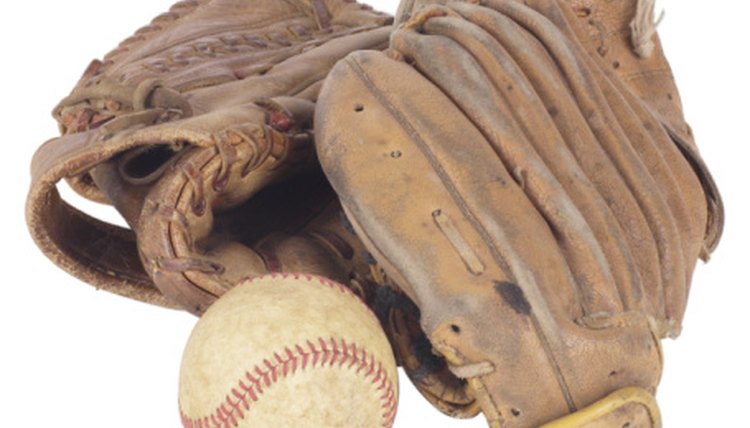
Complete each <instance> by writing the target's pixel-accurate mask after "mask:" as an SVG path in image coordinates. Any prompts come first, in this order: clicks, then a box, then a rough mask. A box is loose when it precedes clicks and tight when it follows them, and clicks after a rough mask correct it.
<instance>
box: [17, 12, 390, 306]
mask: <svg viewBox="0 0 750 428" xmlns="http://www.w3.org/2000/svg"><path fill="white" fill-rule="evenodd" d="M391 21H392V18H391V17H389V16H387V15H385V14H382V13H379V12H375V11H373V10H372V9H371V8H369V7H367V6H365V5H362V4H359V3H356V2H353V1H347V0H281V1H279V0H245V1H239V0H188V1H182V2H180V3H177V4H175V5H174V6H173V7H172V8H171V9H170V11H169V12H167V13H165V14H163V15H160V16H159V17H157V18H156V19H154V20H153V21H152V22H151V24H149V25H148V26H146V27H143V28H141V29H140V30H138V31H137V32H136V33H135V35H134V36H133V37H131V38H129V39H127V40H125V41H124V42H122V43H121V44H120V46H119V47H118V48H117V49H115V50H114V51H112V52H111V53H109V54H108V55H107V56H106V57H105V58H104V60H102V61H98V60H97V61H94V62H93V63H92V64H91V65H90V66H89V67H88V69H87V70H86V72H85V74H84V75H83V77H82V78H81V80H80V82H79V83H78V85H77V86H76V87H75V89H74V90H73V92H72V93H71V95H70V96H68V97H67V98H65V99H64V100H63V101H62V102H61V103H60V105H59V106H58V107H57V108H55V110H54V116H55V118H56V119H57V120H58V121H59V123H60V128H61V130H62V133H63V134H64V135H63V136H62V137H59V138H55V139H53V140H50V141H49V142H47V143H45V144H44V145H43V146H42V147H41V148H40V149H39V151H38V152H37V154H36V155H35V157H34V160H33V165H32V175H33V182H32V186H31V191H30V194H29V198H28V204H27V220H28V224H29V227H30V230H31V233H32V235H33V237H34V239H35V240H36V242H37V244H38V245H39V246H40V247H41V249H42V250H43V251H44V252H45V253H46V254H47V255H48V256H49V257H50V258H51V259H52V260H53V261H54V262H56V263H57V264H59V265H60V266H61V267H62V268H63V269H65V270H67V271H68V272H70V273H71V274H73V275H75V276H77V277H79V278H80V279H82V280H84V281H86V282H89V283H91V284H93V285H95V286H97V287H98V288H102V289H106V290H109V291H112V292H115V293H118V294H121V295H124V296H127V297H132V298H135V299H139V300H143V301H147V302H151V303H156V304H160V305H164V306H170V307H182V308H185V309H187V310H189V311H191V312H193V313H196V314H200V313H202V312H203V311H204V310H205V309H206V307H207V306H208V305H210V304H211V303H212V302H213V301H214V300H215V299H216V298H217V297H219V296H221V295H222V294H223V293H224V292H225V291H226V290H228V289H229V288H230V287H232V286H233V285H234V284H235V283H236V282H237V281H238V280H239V279H241V278H244V277H247V276H250V275H258V274H263V273H266V272H277V271H302V272H309V273H317V274H320V275H324V276H327V277H330V278H332V279H335V280H338V281H342V282H345V283H352V284H353V285H357V284H360V285H361V284H363V283H366V282H367V281H366V279H365V278H364V277H365V276H367V275H369V274H370V271H371V269H370V265H369V264H368V263H367V261H368V259H366V258H364V257H363V256H362V250H361V244H360V243H359V241H358V240H357V239H356V237H355V236H354V235H352V234H351V233H349V232H348V231H347V230H346V227H345V223H344V222H343V221H342V218H341V215H340V208H339V207H338V200H337V198H336V195H335V194H334V193H333V191H332V190H331V189H330V187H329V186H328V184H327V182H326V180H325V178H324V176H323V174H322V172H321V171H320V168H319V165H318V162H317V160H316V155H315V150H314V145H313V135H312V120H313V112H314V108H315V104H314V103H315V101H316V98H317V94H318V91H319V89H320V85H321V82H322V80H323V79H324V78H325V76H326V75H327V73H328V71H329V70H330V68H331V67H332V66H333V65H334V64H335V63H336V61H338V60H339V59H341V58H343V57H344V56H345V55H346V54H348V53H350V52H352V51H355V50H358V49H383V48H385V47H386V46H387V40H388V36H389V33H390V31H391V28H390V27H388V24H390V23H391ZM61 179H67V180H68V181H69V182H70V184H71V185H72V187H73V188H74V189H76V190H77V191H78V192H79V193H80V194H82V195H84V196H85V197H87V198H89V199H93V200H97V201H100V202H106V203H111V204H113V205H114V206H115V207H116V208H117V209H118V210H119V211H120V212H121V213H122V215H123V216H124V217H125V219H126V220H127V221H128V223H129V225H130V226H131V228H132V230H126V229H122V228H118V227H115V226H112V225H109V224H106V223H103V222H101V221H98V220H96V219H94V218H91V217H89V216H87V215H86V214H83V213H81V212H79V211H78V210H76V209H75V208H73V207H72V206H70V205H68V204H67V203H66V202H65V201H63V200H62V199H61V198H60V195H59V193H58V191H57V189H56V183H57V182H58V181H59V180H61ZM355 283H356V284H355ZM362 288H364V286H362Z"/></svg>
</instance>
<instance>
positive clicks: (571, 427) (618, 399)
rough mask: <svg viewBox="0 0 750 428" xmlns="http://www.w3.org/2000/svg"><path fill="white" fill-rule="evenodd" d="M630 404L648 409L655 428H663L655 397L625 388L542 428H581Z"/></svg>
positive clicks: (640, 390) (632, 388) (636, 389)
mask: <svg viewBox="0 0 750 428" xmlns="http://www.w3.org/2000/svg"><path fill="white" fill-rule="evenodd" d="M628 404H638V405H641V406H643V407H645V408H646V410H647V411H648V413H649V417H650V418H651V426H652V427H653V428H661V413H659V406H658V405H657V404H656V399H655V398H654V396H653V395H651V394H650V393H648V392H647V391H646V390H644V389H642V388H635V387H630V388H623V389H620V390H618V391H615V392H613V393H612V394H610V395H608V396H607V397H606V398H604V399H602V400H599V401H597V402H596V403H594V404H592V405H590V406H589V407H586V408H585V409H582V410H579V411H577V412H576V413H572V414H570V415H568V416H565V417H564V418H560V419H558V420H556V421H553V422H549V423H547V424H544V425H542V426H541V427H540V428H579V427H583V426H585V425H587V424H590V423H593V422H596V421H597V420H599V419H601V418H603V417H605V416H607V415H609V414H611V413H613V412H615V411H617V410H618V409H621V408H623V407H625V406H627V405H628Z"/></svg>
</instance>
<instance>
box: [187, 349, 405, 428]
mask: <svg viewBox="0 0 750 428" xmlns="http://www.w3.org/2000/svg"><path fill="white" fill-rule="evenodd" d="M318 343H319V345H320V348H317V347H315V345H314V344H313V343H312V342H310V341H307V343H306V345H307V348H305V347H304V346H301V345H299V344H297V345H294V346H292V347H286V348H284V350H283V351H282V352H276V353H274V356H273V358H271V359H264V360H263V362H262V363H261V364H258V365H256V366H255V367H253V368H251V369H249V370H248V371H247V372H245V374H244V376H243V377H242V378H240V379H239V380H238V381H237V386H236V387H234V388H232V389H231V390H230V392H229V393H228V394H227V395H226V398H225V399H224V402H223V403H221V404H220V405H218V406H217V407H216V410H214V412H213V413H212V414H211V415H208V416H204V417H200V418H197V419H191V418H189V417H188V416H187V415H186V414H185V413H184V412H183V410H182V405H180V418H181V419H182V426H183V427H185V428H230V427H235V426H237V424H238V423H239V421H241V420H243V419H245V415H246V412H248V411H249V410H250V409H251V408H252V405H253V403H255V402H257V401H258V400H260V396H261V395H263V393H264V392H265V389H266V388H269V387H271V386H273V384H274V383H277V382H279V381H280V380H282V379H284V378H286V377H289V376H290V375H293V374H294V373H295V372H296V371H297V368H298V367H300V368H301V369H302V370H305V368H306V367H307V366H308V365H310V368H311V369H314V368H323V367H325V366H329V367H330V366H333V365H334V364H336V363H337V362H338V366H339V367H342V368H343V367H344V365H345V364H346V363H347V362H349V364H348V365H347V366H346V368H347V369H351V368H352V367H354V366H357V370H356V373H357V374H359V373H360V372H362V371H363V370H367V371H366V372H365V373H364V375H363V376H364V377H365V378H367V379H369V378H371V379H370V383H371V384H372V385H373V386H374V387H375V388H376V391H378V392H380V391H383V393H382V394H380V396H379V398H380V401H381V406H380V408H381V411H382V413H381V419H382V425H381V426H382V428H389V427H391V425H393V420H394V418H395V417H396V407H397V403H396V390H395V388H394V386H393V382H392V381H391V380H390V379H389V378H388V373H387V372H386V371H385V369H384V367H383V365H382V363H381V362H379V361H376V359H375V355H374V354H372V353H367V352H366V351H365V349H364V348H362V347H360V348H358V347H357V345H356V344H354V343H347V342H346V341H345V340H344V339H341V342H340V343H339V342H337V341H336V340H335V339H334V338H330V339H328V340H324V339H323V338H319V339H318ZM360 350H361V353H360V355H358V352H359V351H360ZM310 356H312V362H311V361H310ZM274 360H275V361H276V363H274V362H273V361H274ZM290 365H291V366H292V369H291V370H289V369H288V367H289V366H290Z"/></svg>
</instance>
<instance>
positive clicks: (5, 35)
mask: <svg viewBox="0 0 750 428" xmlns="http://www.w3.org/2000/svg"><path fill="white" fill-rule="evenodd" d="M370 3H371V4H373V5H374V6H375V7H377V8H379V9H381V10H387V11H391V12H393V11H395V4H396V1H395V0H390V1H377V0H372V1H370ZM169 5H170V0H148V1H145V0H138V1H136V0H130V1H127V2H116V1H103V0H97V1H95V0H67V1H34V2H31V1H29V2H22V1H12V2H5V3H3V12H2V16H3V18H2V25H1V26H0V31H2V37H1V38H0V40H2V43H3V50H2V54H1V55H2V65H1V66H0V85H2V92H1V93H2V98H0V108H1V109H2V112H1V113H0V123H2V134H3V135H5V137H4V138H3V141H2V142H1V143H0V144H2V145H3V147H2V148H1V149H0V150H2V152H4V153H5V155H4V157H3V158H2V165H4V167H3V168H2V170H0V174H2V177H0V183H1V184H0V186H2V190H1V191H2V194H3V195H5V197H6V199H5V202H4V203H3V206H1V207H0V213H2V214H0V215H2V216H3V218H2V219H1V221H0V227H2V231H0V237H1V238H0V239H2V241H0V242H2V244H1V247H0V248H1V249H2V260H5V262H4V263H3V264H2V265H0V267H1V268H2V269H3V270H4V272H3V273H2V278H3V281H2V297H3V301H4V302H5V303H4V308H2V310H0V403H2V408H3V410H4V411H3V412H2V417H1V418H0V421H2V422H0V423H1V424H2V425H4V426H13V427H51V426H60V427H67V426H76V427H79V428H90V427H111V428H120V427H132V426H139V427H178V425H179V419H178V414H177V408H176V401H177V398H176V390H177V374H178V370H179V362H180V357H181V353H182V347H183V345H184V343H185V340H186V339H187V336H188V334H189V333H190V330H191V328H192V326H193V324H194V322H195V320H194V318H193V317H191V316H189V315H186V314H184V313H180V312H176V311H169V310H164V309H160V308H156V307H151V306H148V305H144V304H140V303H136V302H131V301H128V300H126V299H122V298H119V297H116V296H113V295H110V294H108V293H104V292H95V291H94V289H93V288H91V287H89V286H86V285H84V284H82V283H80V282H79V281H77V280H75V279H73V278H72V277H70V276H68V275H67V274H65V273H64V272H62V271H61V270H59V269H57V268H56V267H55V266H53V265H52V263H51V262H49V261H48V260H47V259H46V258H45V257H44V256H43V255H42V254H41V253H40V252H39V251H38V250H37V249H36V247H34V245H33V243H32V242H31V239H30V238H29V236H28V233H27V231H26V226H25V224H24V219H23V204H24V198H25V193H26V191H27V188H28V184H29V173H28V170H29V168H28V165H29V161H30V159H31V156H32V153H33V151H34V150H35V149H36V147H37V146H38V145H40V144H41V143H42V142H43V141H45V140H46V139H48V138H51V137H53V136H55V135H56V134H57V129H56V125H55V123H54V121H53V119H52V118H51V117H50V114H49V112H50V110H51V109H52V107H53V106H54V105H55V104H56V103H57V101H58V100H60V99H61V98H62V97H63V96H65V95H66V94H67V93H68V92H69V91H70V89H72V87H73V85H74V84H75V82H77V80H78V78H79V76H80V74H81V72H82V71H83V69H84V68H85V67H86V65H88V63H89V61H90V60H91V59H93V58H97V57H101V56H102V55H103V54H104V53H106V52H107V51H109V50H110V49H111V48H113V47H114V46H115V44H116V43H118V42H119V41H120V40H121V39H123V38H125V37H126V36H128V35H130V34H131V33H132V32H133V31H134V30H135V29H136V28H138V27H140V26H141V25H143V24H145V23H147V22H148V21H149V20H150V19H151V18H152V17H153V16H156V15H157V14H158V13H161V12H163V11H165V10H166V9H167V8H168V7H169ZM658 7H659V8H660V9H661V8H664V9H666V11H667V17H666V20H665V21H664V22H663V24H662V26H661V27H660V34H661V36H662V39H663V42H664V44H665V49H666V51H667V54H668V57H669V59H670V61H671V63H672V66H673V69H674V72H675V75H676V79H677V82H678V85H679V87H680V89H681V92H682V97H683V102H684V104H685V112H686V116H687V118H688V121H689V122H691V124H692V125H693V127H694V130H695V134H696V137H697V140H698V143H699V145H700V146H701V149H702V152H703V155H704V157H705V159H706V161H707V163H708V164H709V166H710V167H711V168H712V170H713V172H714V174H715V178H716V180H717V181H718V183H719V186H720V188H721V190H722V192H723V195H724V198H725V201H726V206H727V227H726V232H725V235H724V240H723V242H722V245H721V246H720V248H719V251H718V252H716V253H715V255H714V259H713V261H712V262H711V263H710V264H708V265H701V266H699V267H698V269H697V272H696V275H695V277H694V284H693V290H692V295H691V300H690V303H689V306H688V312H687V317H686V319H685V323H684V327H685V328H684V333H683V335H682V336H681V337H680V339H678V340H677V341H674V342H672V341H668V342H667V343H665V353H666V368H665V372H664V377H663V379H662V384H661V387H660V390H659V393H658V399H659V401H660V404H661V408H662V411H663V416H664V420H665V426H666V427H708V426H711V427H724V426H732V427H735V426H744V427H750V421H747V420H746V419H745V420H743V417H745V418H746V417H747V410H746V408H747V406H748V405H750V403H748V399H750V394H748V393H747V389H748V385H749V384H750V371H749V370H748V362H750V351H748V347H747V344H746V341H747V339H748V326H749V322H750V321H749V320H750V317H749V316H748V312H750V309H749V308H748V300H750V291H749V290H750V287H749V286H750V284H749V283H748V282H749V281H748V269H749V268H750V260H749V259H748V255H749V252H748V245H749V244H750V242H749V241H750V239H749V238H750V233H749V231H748V223H749V222H750V205H749V204H748V196H749V192H748V190H747V185H748V184H750V165H749V164H748V157H749V155H750V149H748V144H749V143H750V141H748V132H747V129H748V125H750V117H749V113H750V109H749V108H748V102H750V88H749V87H748V86H749V85H748V76H749V75H750V70H748V53H749V52H750V50H749V49H748V46H747V45H748V42H750V30H749V27H750V24H748V16H750V6H748V3H747V2H743V1H736V0H734V1H729V0H713V1H711V2H708V1H698V0H692V1H678V0H662V1H661V2H660V3H659V6H658ZM402 381H403V382H402V384H401V390H402V393H401V401H400V407H399V415H398V418H397V419H396V427H397V428H407V427H456V428H459V427H484V426H486V424H485V422H484V421H483V420H482V419H481V418H477V419H474V420H470V421H458V420H452V419H449V418H447V417H443V416H441V415H440V414H439V413H438V412H437V411H435V410H433V409H432V408H431V406H430V405H429V404H427V403H426V402H425V401H424V400H422V399H421V397H419V396H417V395H416V394H415V393H414V389H413V388H412V387H411V385H410V384H408V383H407V382H406V381H405V379H402Z"/></svg>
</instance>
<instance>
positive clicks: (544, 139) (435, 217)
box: [316, 0, 723, 427]
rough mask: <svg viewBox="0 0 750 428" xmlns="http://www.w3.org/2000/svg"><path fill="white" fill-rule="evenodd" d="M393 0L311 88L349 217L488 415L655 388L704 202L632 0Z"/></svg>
mask: <svg viewBox="0 0 750 428" xmlns="http://www.w3.org/2000/svg"><path fill="white" fill-rule="evenodd" d="M410 3H412V5H413V6H415V7H418V8H417V9H414V10H409V8H408V7H402V9H401V11H400V13H402V16H404V17H408V20H406V21H405V22H404V24H403V25H402V26H401V27H400V28H399V29H398V30H396V31H395V32H394V33H393V35H392V36H391V49H390V50H389V51H388V52H387V53H379V52H358V53H354V54H352V55H350V56H348V57H347V58H346V59H345V60H344V61H342V62H341V63H339V64H338V65H337V66H336V67H335V68H334V69H333V70H332V72H331V74H330V75H329V77H328V79H327V80H326V83H325V84H324V87H323V90H322V92H321V96H320V99H319V102H318V109H317V111H316V141H317V144H318V146H317V147H318V154H319V158H320V161H321V164H322V165H323V168H324V170H325V172H326V174H327V176H328V178H329V180H330V181H331V183H332V185H333V187H334V189H335V190H336V192H337V193H338V195H339V197H340V198H341V202H342V205H343V206H344V209H345V210H346V212H347V213H348V216H349V218H350V220H351V222H352V224H353V225H354V228H355V230H356V231H357V233H358V236H359V237H360V238H361V239H362V240H363V242H364V243H365V245H366V247H367V248H368V249H369V250H370V252H371V253H372V254H373V256H374V257H375V259H376V260H377V262H378V264H379V265H380V266H381V267H382V268H383V269H384V271H385V272H386V273H387V275H388V276H390V278H391V279H392V280H393V281H394V282H395V283H396V284H398V285H399V286H400V287H401V289H402V290H403V291H404V292H405V293H406V294H407V295H408V296H409V297H410V298H411V299H412V300H413V301H414V302H415V303H416V305H417V306H418V307H419V310H420V311H421V319H420V324H421V327H422V330H423V331H424V332H425V333H426V335H427V337H428V338H429V340H430V342H431V344H432V347H433V349H434V350H435V351H436V352H437V353H439V354H440V355H442V357H443V358H444V359H445V360H446V361H447V363H448V364H449V365H450V368H451V370H452V372H453V373H454V374H455V375H456V376H457V377H459V378H461V379H463V380H464V384H465V388H466V392H467V394H468V395H469V396H470V397H472V398H473V400H475V402H476V404H477V405H478V406H479V407H481V410H482V411H483V412H484V414H485V416H486V417H487V420H488V422H489V424H490V425H491V426H492V427H531V426H538V425H539V424H541V423H544V422H548V421H552V420H555V419H556V418H559V417H562V416H565V415H567V414H569V413H572V412H575V411H576V410H577V409H580V408H583V407H585V406H588V405H589V404H591V403H593V402H595V401H597V400H599V399H600V398H602V397H604V396H606V395H608V394H609V393H610V392H612V391H615V390H618V389H621V388H625V387H640V388H643V389H645V390H647V391H650V392H651V393H653V392H654V390H655V388H656V386H657V384H658V382H659V378H660V375H661V370H662V355H661V348H660V339H661V338H663V337H665V336H676V335H678V334H679V332H680V329H681V321H682V318H683V314H684V310H685V305H686V303H687V296H688V292H689V286H690V278H691V276H692V272H693V270H694V267H695V265H696V262H697V260H698V258H699V257H700V256H706V257H707V255H708V253H710V251H711V250H712V249H713V248H715V246H716V244H717V242H718V238H719V236H720V233H721V224H722V217H723V211H722V208H721V200H720V197H719V194H718V192H717V190H716V188H715V186H714V185H713V181H712V180H711V178H710V174H709V172H708V170H707V169H706V168H705V166H704V165H703V163H702V161H701V160H700V156H699V155H698V152H697V149H696V148H695V145H694V143H693V142H692V139H691V137H690V134H689V132H688V129H689V128H687V126H686V125H685V123H684V119H683V118H682V111H681V107H680V105H679V100H678V96H677V92H676V89H675V88H674V83H673V81H672V79H671V74H670V73H669V70H668V66H667V63H666V60H665V59H664V58H663V54H662V52H661V50H660V49H656V50H655V51H654V52H652V55H653V57H652V58H651V59H643V58H641V57H640V56H638V55H635V54H634V53H632V51H633V47H632V45H631V42H630V38H629V37H627V33H628V31H629V30H628V27H627V25H628V24H629V23H630V21H631V20H632V19H633V14H634V10H635V7H636V2H635V1H629V0H628V1H623V2H619V3H621V4H618V5H617V6H616V7H613V9H612V11H611V14H608V13H609V12H606V11H605V9H606V8H608V7H609V5H610V3H611V2H604V1H601V2H593V3H595V5H596V6H597V7H594V4H593V3H592V15H591V16H589V17H588V18H589V20H586V19H582V18H581V14H582V13H581V11H580V10H579V9H576V8H580V5H576V4H573V3H574V2H569V1H564V0H530V1H525V2H519V1H514V0H483V1H479V2H477V1H467V2H462V1H442V2H419V1H416V2H410ZM424 3H443V5H429V4H428V5H426V6H422V5H423V4H424ZM476 3H479V4H476ZM605 4H606V5H605ZM598 19H601V21H597V20H598ZM591 20H594V22H595V24H591ZM589 25H595V26H600V27H601V29H602V34H603V35H604V36H606V37H605V38H604V39H603V43H604V46H605V47H607V49H605V50H602V51H601V52H599V51H598V50H597V49H598V48H599V47H600V46H597V45H596V44H595V43H594V41H593V40H594V39H592V38H590V37H589V36H590V34H591V33H590V31H591V30H590V28H589ZM601 41H602V40H597V43H598V42H601ZM657 48H658V44H657ZM629 51H630V53H629ZM609 55H615V56H614V57H613V56H609ZM615 61H617V62H618V63H619V65H615ZM648 75H655V76H657V77H656V78H655V79H653V80H649V79H647V78H644V77H643V76H648ZM663 98H664V99H663ZM397 349H398V348H397ZM402 358H404V357H402ZM433 380H434V379H433ZM417 386H418V387H420V389H421V390H422V391H423V392H425V395H426V396H427V397H428V399H430V400H431V401H433V402H436V404H437V405H438V407H439V408H441V409H443V410H445V409H446V408H448V409H449V410H450V413H453V414H458V415H465V416H466V415H470V414H471V410H473V409H474V407H472V406H471V405H470V404H469V403H462V404H461V407H458V406H454V405H453V404H455V403H451V402H450V398H448V399H447V400H448V402H447V403H446V402H445V401H444V400H443V399H442V397H440V396H439V394H434V391H439V390H440V385H424V384H419V383H418V384H417ZM462 408H465V409H468V410H467V411H466V412H463V411H462ZM636 416H637V415H636Z"/></svg>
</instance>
